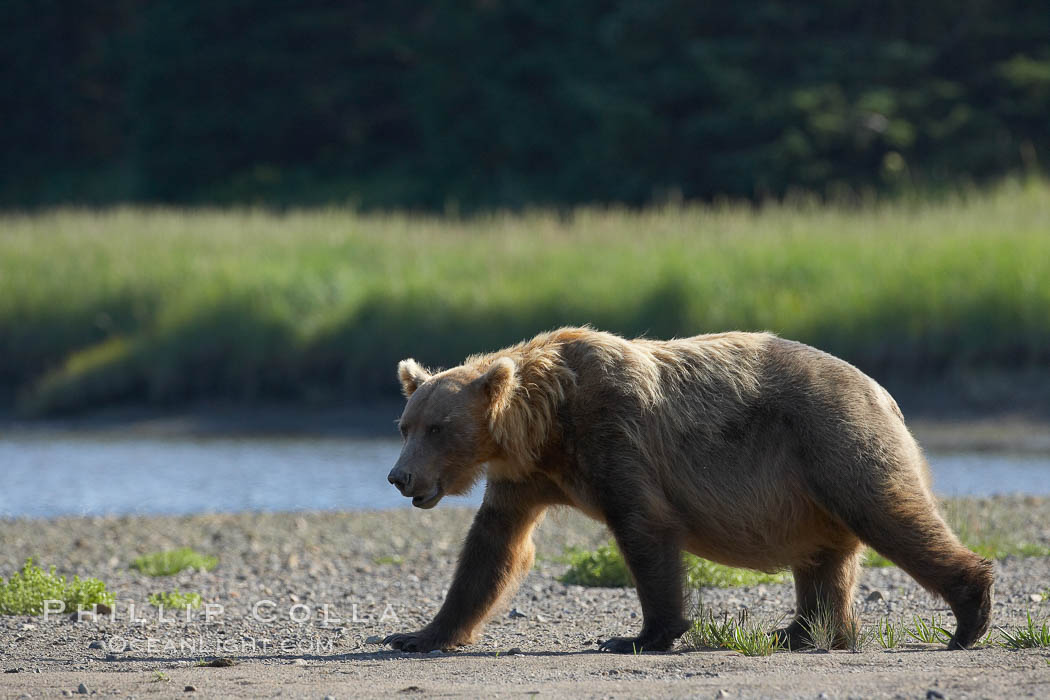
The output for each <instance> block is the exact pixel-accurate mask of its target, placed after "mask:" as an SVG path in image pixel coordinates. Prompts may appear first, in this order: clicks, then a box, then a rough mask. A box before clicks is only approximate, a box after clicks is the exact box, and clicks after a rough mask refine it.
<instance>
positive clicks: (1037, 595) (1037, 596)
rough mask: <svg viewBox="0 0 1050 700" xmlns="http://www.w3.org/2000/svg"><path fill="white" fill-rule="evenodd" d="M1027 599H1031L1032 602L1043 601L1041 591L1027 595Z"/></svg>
mask: <svg viewBox="0 0 1050 700" xmlns="http://www.w3.org/2000/svg"><path fill="white" fill-rule="evenodd" d="M1028 600H1030V601H1032V602H1033V603H1042V602H1043V594H1042V593H1032V594H1031V595H1029V596H1028Z"/></svg>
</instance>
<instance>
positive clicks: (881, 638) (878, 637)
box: [872, 617, 905, 649]
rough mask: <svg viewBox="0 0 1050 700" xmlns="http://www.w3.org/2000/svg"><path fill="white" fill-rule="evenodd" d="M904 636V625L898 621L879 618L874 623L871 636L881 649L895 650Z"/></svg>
mask: <svg viewBox="0 0 1050 700" xmlns="http://www.w3.org/2000/svg"><path fill="white" fill-rule="evenodd" d="M904 635H905V631H904V625H903V624H902V623H901V621H900V620H891V619H889V618H888V617H881V618H879V619H878V621H877V622H876V623H875V627H874V630H873V635H872V636H873V638H874V639H875V641H876V642H878V643H879V646H880V647H882V648H883V649H896V648H897V646H898V645H899V644H900V643H901V641H902V639H903V637H904Z"/></svg>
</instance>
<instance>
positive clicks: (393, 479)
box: [386, 467, 412, 493]
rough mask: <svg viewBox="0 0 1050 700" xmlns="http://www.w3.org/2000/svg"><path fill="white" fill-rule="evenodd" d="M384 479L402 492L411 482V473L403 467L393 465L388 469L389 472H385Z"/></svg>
mask: <svg viewBox="0 0 1050 700" xmlns="http://www.w3.org/2000/svg"><path fill="white" fill-rule="evenodd" d="M386 480H387V481H389V482H390V483H391V484H393V485H394V486H396V487H397V490H398V491H400V492H401V493H404V492H405V489H407V488H408V485H409V484H410V483H412V475H411V474H409V473H408V472H406V471H405V470H404V469H399V468H398V467H394V468H393V469H391V470H390V473H389V474H387V477H386Z"/></svg>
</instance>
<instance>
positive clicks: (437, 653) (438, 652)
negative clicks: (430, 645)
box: [430, 649, 441, 656]
mask: <svg viewBox="0 0 1050 700" xmlns="http://www.w3.org/2000/svg"><path fill="white" fill-rule="evenodd" d="M430 655H431V656H441V650H440V649H432V650H431V651H430Z"/></svg>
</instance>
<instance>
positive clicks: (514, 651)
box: [507, 647, 521, 656]
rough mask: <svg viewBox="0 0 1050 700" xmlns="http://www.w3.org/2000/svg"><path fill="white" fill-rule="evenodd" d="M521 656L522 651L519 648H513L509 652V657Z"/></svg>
mask: <svg viewBox="0 0 1050 700" xmlns="http://www.w3.org/2000/svg"><path fill="white" fill-rule="evenodd" d="M519 654H521V649H519V648H518V647H511V648H510V650H509V651H508V652H507V656H518V655H519Z"/></svg>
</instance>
